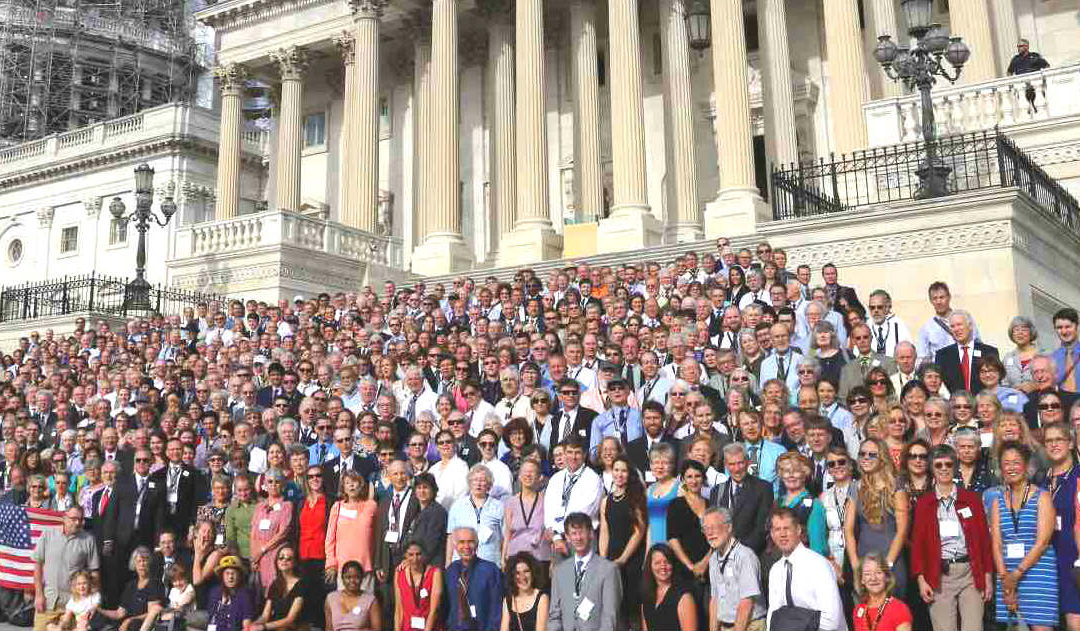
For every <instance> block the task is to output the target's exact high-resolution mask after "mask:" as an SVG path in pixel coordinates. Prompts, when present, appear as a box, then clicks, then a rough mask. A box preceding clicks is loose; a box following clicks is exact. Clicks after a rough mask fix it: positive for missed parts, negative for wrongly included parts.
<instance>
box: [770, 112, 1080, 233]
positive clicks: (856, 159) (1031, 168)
mask: <svg viewBox="0 0 1080 631" xmlns="http://www.w3.org/2000/svg"><path fill="white" fill-rule="evenodd" d="M936 144H937V146H936V150H937V155H938V158H939V160H940V161H941V163H943V164H944V165H945V166H947V167H949V168H950V169H951V171H950V173H949V178H948V190H949V193H959V192H963V191H974V190H980V189H989V188H999V187H1000V188H1008V187H1014V186H1015V187H1017V188H1021V189H1024V190H1026V191H1027V192H1028V193H1029V194H1030V195H1031V196H1032V198H1034V200H1035V201H1036V202H1037V203H1038V204H1039V205H1040V206H1042V207H1043V208H1044V209H1045V210H1047V211H1048V212H1050V213H1052V214H1054V215H1055V216H1057V217H1058V219H1059V220H1060V221H1061V222H1062V223H1063V224H1064V225H1065V226H1066V227H1068V228H1069V229H1071V230H1074V231H1075V230H1078V229H1080V221H1078V217H1080V210H1078V208H1077V201H1076V198H1074V197H1073V196H1072V195H1071V194H1070V193H1069V192H1068V191H1066V190H1065V189H1064V188H1063V187H1062V186H1061V185H1060V184H1058V183H1057V182H1055V181H1054V180H1053V178H1051V177H1050V176H1049V175H1047V174H1046V172H1045V171H1043V170H1042V168H1040V167H1039V165H1037V164H1035V162H1034V161H1032V160H1031V158H1029V157H1028V156H1027V155H1026V154H1024V152H1023V151H1021V150H1020V149H1019V148H1018V147H1017V146H1016V145H1015V144H1014V143H1013V142H1012V141H1011V140H1009V139H1008V137H1006V136H1005V135H1004V134H1002V133H1000V132H997V131H984V132H974V133H969V134H957V135H953V136H946V137H944V138H940V139H938V140H937V143H936ZM925 156H926V144H925V143H923V142H914V143H907V144H903V145H894V146H891V147H879V148H875V149H866V150H863V151H856V152H854V153H851V154H848V155H843V156H839V157H837V156H831V159H830V160H828V161H826V160H825V159H824V158H821V159H819V160H818V161H817V162H806V163H802V164H793V165H791V166H788V167H785V168H779V169H776V168H774V169H773V170H772V174H771V175H772V177H771V181H770V191H771V193H772V207H773V218H774V219H776V220H778V221H779V220H786V219H800V218H803V217H813V216H817V215H826V214H831V213H837V212H843V211H848V210H855V209H857V208H860V207H863V206H870V205H874V204H882V203H887V202H895V201H904V200H911V199H915V197H916V195H915V193H916V191H917V189H918V187H919V178H918V176H916V175H915V170H916V169H918V168H919V166H920V165H921V164H922V161H923V159H924V158H925Z"/></svg>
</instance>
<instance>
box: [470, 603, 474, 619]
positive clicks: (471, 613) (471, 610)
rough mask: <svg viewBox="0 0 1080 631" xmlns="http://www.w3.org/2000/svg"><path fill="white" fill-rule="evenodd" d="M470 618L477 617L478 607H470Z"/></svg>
mask: <svg viewBox="0 0 1080 631" xmlns="http://www.w3.org/2000/svg"><path fill="white" fill-rule="evenodd" d="M469 616H470V617H472V618H475V617H476V605H469Z"/></svg>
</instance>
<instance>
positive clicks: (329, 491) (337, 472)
mask: <svg viewBox="0 0 1080 631" xmlns="http://www.w3.org/2000/svg"><path fill="white" fill-rule="evenodd" d="M334 445H335V446H337V448H338V450H340V452H341V453H340V454H339V455H337V456H335V457H333V458H331V459H329V460H327V461H326V462H324V463H323V465H322V471H323V488H324V489H326V495H327V497H337V493H338V481H339V480H340V479H341V472H342V471H348V470H350V469H351V470H353V471H356V472H357V473H359V474H360V476H361V477H362V478H364V479H365V480H366V479H368V478H369V477H370V476H371V474H372V473H373V472H374V471H375V468H376V466H377V464H378V461H376V460H375V459H373V458H364V457H361V456H359V455H357V454H355V453H353V446H352V432H351V431H349V430H347V429H336V430H334Z"/></svg>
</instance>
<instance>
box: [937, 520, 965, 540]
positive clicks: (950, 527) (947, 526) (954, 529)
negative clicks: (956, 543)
mask: <svg viewBox="0 0 1080 631" xmlns="http://www.w3.org/2000/svg"><path fill="white" fill-rule="evenodd" d="M940 526H941V528H940V532H941V536H942V537H959V536H960V522H957V521H943V522H940Z"/></svg>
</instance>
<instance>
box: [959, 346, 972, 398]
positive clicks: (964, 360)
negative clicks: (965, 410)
mask: <svg viewBox="0 0 1080 631" xmlns="http://www.w3.org/2000/svg"><path fill="white" fill-rule="evenodd" d="M962 348H963V350H964V356H963V357H961V358H960V373H961V374H962V375H963V377H964V389H965V390H967V389H968V386H969V385H970V384H971V357H969V356H968V347H967V346H966V345H965V346H963V347H962Z"/></svg>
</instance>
